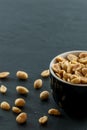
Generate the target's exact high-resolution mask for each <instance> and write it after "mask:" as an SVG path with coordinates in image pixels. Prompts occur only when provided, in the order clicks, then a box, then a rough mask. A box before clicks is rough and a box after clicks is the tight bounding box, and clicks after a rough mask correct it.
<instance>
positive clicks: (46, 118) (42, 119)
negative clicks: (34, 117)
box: [38, 116, 48, 125]
mask: <svg viewBox="0 0 87 130" xmlns="http://www.w3.org/2000/svg"><path fill="white" fill-rule="evenodd" d="M38 121H39V123H40V124H42V125H43V124H45V123H46V122H47V121H48V117H47V116H42V117H40V118H39V120H38Z"/></svg>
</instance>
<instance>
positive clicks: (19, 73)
mask: <svg viewBox="0 0 87 130" xmlns="http://www.w3.org/2000/svg"><path fill="white" fill-rule="evenodd" d="M16 76H17V77H18V78H19V79H28V74H27V73H26V72H25V71H17V73H16Z"/></svg>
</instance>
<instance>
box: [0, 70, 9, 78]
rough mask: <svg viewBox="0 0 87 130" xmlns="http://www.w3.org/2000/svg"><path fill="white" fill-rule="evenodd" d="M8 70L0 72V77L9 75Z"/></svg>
mask: <svg viewBox="0 0 87 130" xmlns="http://www.w3.org/2000/svg"><path fill="white" fill-rule="evenodd" d="M9 74H10V72H0V78H1V79H2V78H7V77H8V76H9Z"/></svg>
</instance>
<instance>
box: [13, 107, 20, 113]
mask: <svg viewBox="0 0 87 130" xmlns="http://www.w3.org/2000/svg"><path fill="white" fill-rule="evenodd" d="M12 111H13V112H14V113H17V114H18V113H21V112H22V110H21V109H20V108H18V107H15V106H13V107H12Z"/></svg>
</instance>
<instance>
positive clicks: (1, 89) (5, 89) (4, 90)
mask: <svg viewBox="0 0 87 130" xmlns="http://www.w3.org/2000/svg"><path fill="white" fill-rule="evenodd" d="M6 91H7V87H6V86H4V85H1V87H0V92H1V93H6Z"/></svg>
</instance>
